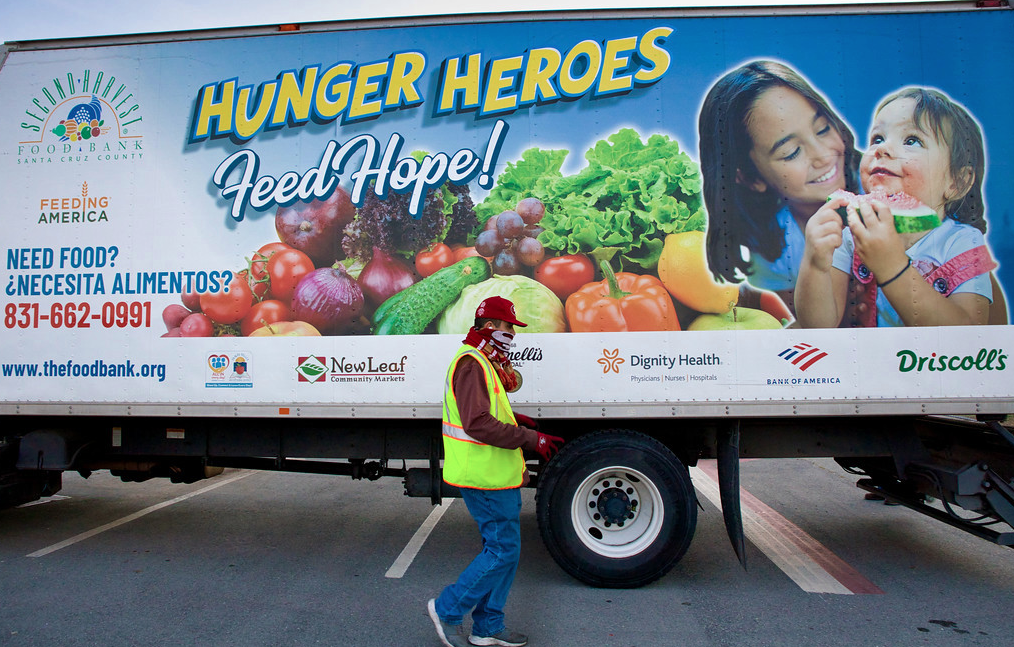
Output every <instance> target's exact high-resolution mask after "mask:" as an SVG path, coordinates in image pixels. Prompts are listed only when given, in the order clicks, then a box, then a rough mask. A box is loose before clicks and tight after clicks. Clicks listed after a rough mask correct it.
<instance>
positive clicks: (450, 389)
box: [427, 296, 563, 647]
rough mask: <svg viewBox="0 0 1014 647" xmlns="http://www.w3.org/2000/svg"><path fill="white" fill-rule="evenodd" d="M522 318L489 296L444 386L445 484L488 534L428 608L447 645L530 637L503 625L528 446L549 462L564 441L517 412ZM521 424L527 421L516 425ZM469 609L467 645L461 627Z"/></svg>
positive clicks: (517, 553) (516, 644) (504, 644)
mask: <svg viewBox="0 0 1014 647" xmlns="http://www.w3.org/2000/svg"><path fill="white" fill-rule="evenodd" d="M526 325H527V324H524V323H522V322H520V321H518V319H517V316H516V314H515V310H514V304H513V303H511V302H510V301H508V300H507V299H504V298H502V297H498V296H496V297H489V298H488V299H486V300H484V301H483V302H482V303H480V304H479V307H478V308H476V311H475V326H474V327H473V328H472V329H471V330H469V331H468V335H467V336H466V338H465V340H464V343H463V345H462V346H461V348H459V349H458V352H457V353H456V354H455V355H454V358H453V359H452V360H451V365H450V367H449V368H448V370H447V379H446V382H445V385H444V407H443V410H444V413H443V439H444V481H446V482H447V483H449V484H451V485H456V486H457V487H458V488H459V489H460V490H461V498H462V499H463V500H464V501H465V505H466V506H467V507H468V511H469V513H470V514H471V515H472V518H473V519H475V522H476V523H477V524H478V526H479V532H480V533H481V534H482V552H481V553H479V555H478V556H476V558H475V559H474V560H472V563H471V564H469V565H468V567H467V568H466V569H465V570H464V571H463V572H462V573H461V575H460V576H458V580H457V581H456V582H455V583H454V584H451V585H450V586H448V587H447V588H445V589H444V590H443V592H442V593H441V594H440V596H439V597H438V598H436V599H431V600H430V601H429V602H428V603H427V608H428V611H429V615H430V618H432V620H433V624H434V626H435V627H436V630H437V634H438V635H439V636H440V640H441V642H442V643H443V644H444V645H446V647H466V646H467V645H469V644H471V645H479V646H482V645H499V646H501V647H521V646H522V645H526V644H527V643H528V638H527V636H525V635H523V634H520V633H517V632H515V631H511V630H509V629H507V628H506V626H505V625H504V611H503V609H504V605H505V604H506V602H507V595H508V594H509V593H510V588H511V585H512V584H513V582H514V574H515V572H516V571H517V567H518V561H519V559H520V557H521V519H520V515H521V489H520V488H521V487H522V486H524V485H525V484H527V483H528V468H527V467H526V465H525V459H524V456H523V454H522V449H529V450H532V451H535V452H538V453H539V455H540V456H542V457H543V459H545V460H549V459H550V458H551V457H552V455H553V454H554V453H555V452H556V451H557V449H558V448H559V445H560V444H562V443H563V439H562V438H559V437H557V436H550V435H547V434H543V433H541V432H539V431H537V430H536V426H537V425H536V424H535V422H534V421H533V420H532V419H531V418H528V417H527V416H522V415H520V414H514V413H513V412H512V411H511V406H510V402H509V401H508V399H507V393H509V392H514V391H516V390H517V389H518V388H519V387H520V376H519V375H518V374H517V373H516V372H515V371H514V367H513V366H511V363H510V359H509V356H508V353H509V351H510V346H511V340H512V339H513V338H514V327H515V326H522V327H523V326H526ZM519 422H521V423H522V424H518V423H519ZM470 611H471V613H472V632H471V634H470V635H468V637H467V640H466V638H465V633H464V629H463V625H462V622H463V621H464V617H465V616H466V615H467V614H468V613H469V612H470Z"/></svg>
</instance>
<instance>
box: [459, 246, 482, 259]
mask: <svg viewBox="0 0 1014 647" xmlns="http://www.w3.org/2000/svg"><path fill="white" fill-rule="evenodd" d="M479 255H480V254H479V252H477V251H475V248H474V247H456V248H455V249H454V262H455V263H457V262H458V261H460V260H463V259H466V258H468V257H469V256H479Z"/></svg>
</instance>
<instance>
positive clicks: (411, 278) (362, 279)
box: [359, 247, 415, 308]
mask: <svg viewBox="0 0 1014 647" xmlns="http://www.w3.org/2000/svg"><path fill="white" fill-rule="evenodd" d="M413 283H415V273H414V272H412V270H410V269H409V267H408V265H406V264H405V263H404V262H403V261H401V260H400V259H398V258H395V257H394V256H391V255H390V254H388V253H387V252H385V251H384V250H382V249H378V248H376V247H374V248H373V258H371V259H370V262H369V263H367V264H366V267H364V268H363V271H362V272H361V273H360V274H359V285H360V286H362V288H363V296H365V297H366V302H367V303H369V304H370V305H371V306H373V307H374V308H376V307H377V306H379V305H380V304H381V303H383V302H384V301H387V300H388V299H389V298H391V297H392V296H394V295H395V294H397V293H398V292H401V291H402V290H404V289H405V288H407V287H408V286H410V285H412V284H413Z"/></svg>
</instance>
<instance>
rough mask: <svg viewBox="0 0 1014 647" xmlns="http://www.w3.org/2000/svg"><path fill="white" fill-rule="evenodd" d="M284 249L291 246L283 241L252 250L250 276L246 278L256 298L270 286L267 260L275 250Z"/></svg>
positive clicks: (262, 295) (262, 294)
mask: <svg viewBox="0 0 1014 647" xmlns="http://www.w3.org/2000/svg"><path fill="white" fill-rule="evenodd" d="M286 249H292V247H290V246H289V245H286V244H285V243H268V244H267V245H264V246H263V247H261V248H260V249H258V250H257V251H256V252H254V255H253V258H251V259H250V278H249V279H248V280H249V281H250V287H251V288H252V289H253V293H254V294H256V295H257V298H258V299H263V298H264V295H265V294H267V292H268V288H269V287H270V286H269V281H268V260H269V259H270V258H271V257H272V256H274V254H275V252H281V251H285V250H286Z"/></svg>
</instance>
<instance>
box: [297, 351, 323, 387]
mask: <svg viewBox="0 0 1014 647" xmlns="http://www.w3.org/2000/svg"><path fill="white" fill-rule="evenodd" d="M296 361H297V364H296V381H297V382H309V383H310V384H314V383H316V382H321V381H323V380H325V379H326V378H327V364H326V363H325V361H324V359H323V358H321V357H317V356H316V355H310V356H308V357H298V358H296Z"/></svg>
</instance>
